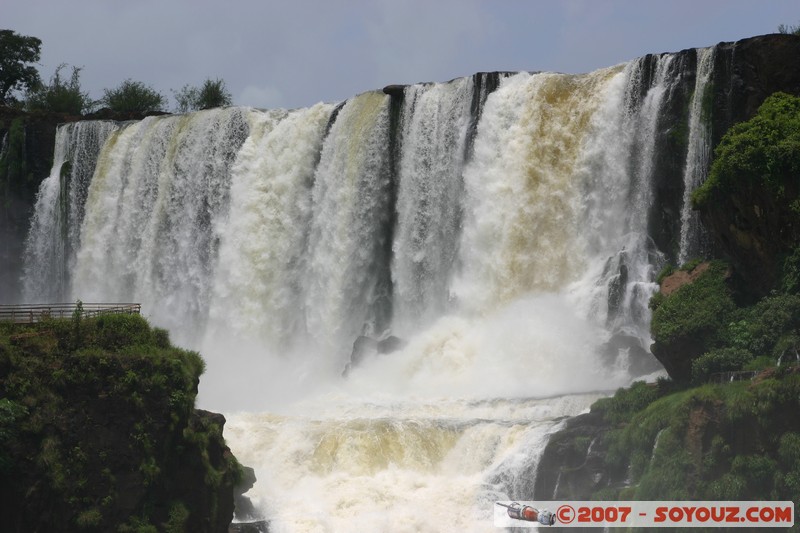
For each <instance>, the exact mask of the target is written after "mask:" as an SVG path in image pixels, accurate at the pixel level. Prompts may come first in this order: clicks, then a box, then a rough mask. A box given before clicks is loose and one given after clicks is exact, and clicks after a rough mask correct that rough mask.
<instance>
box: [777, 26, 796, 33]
mask: <svg viewBox="0 0 800 533" xmlns="http://www.w3.org/2000/svg"><path fill="white" fill-rule="evenodd" d="M778 33H786V34H788V35H800V24H798V25H797V26H791V25H789V26H787V25H786V24H779V25H778Z"/></svg>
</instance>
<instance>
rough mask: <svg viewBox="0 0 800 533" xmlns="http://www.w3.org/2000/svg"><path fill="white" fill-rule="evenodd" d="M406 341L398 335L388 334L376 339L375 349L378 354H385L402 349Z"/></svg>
mask: <svg viewBox="0 0 800 533" xmlns="http://www.w3.org/2000/svg"><path fill="white" fill-rule="evenodd" d="M406 344H407V343H406V341H404V340H403V339H401V338H400V337H395V336H394V335H389V336H388V337H386V338H385V339H383V340H381V341H378V345H377V349H378V353H379V354H387V353H392V352H396V351H397V350H402V349H403V348H405V346H406Z"/></svg>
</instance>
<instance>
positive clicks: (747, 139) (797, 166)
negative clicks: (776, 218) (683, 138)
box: [692, 93, 800, 216]
mask: <svg viewBox="0 0 800 533" xmlns="http://www.w3.org/2000/svg"><path fill="white" fill-rule="evenodd" d="M798 175H800V97H797V96H791V95H788V94H786V93H775V94H773V95H771V96H770V97H769V98H767V99H766V100H765V101H764V103H763V104H762V105H761V107H760V108H759V110H758V113H757V114H756V116H755V117H753V118H752V119H750V120H748V121H746V122H741V123H739V124H736V125H734V126H733V127H732V128H731V129H729V130H728V131H727V132H726V133H725V135H724V136H723V138H722V140H721V141H720V143H719V145H718V146H717V148H716V150H715V151H714V163H713V164H712V165H711V171H710V172H709V175H708V179H707V180H706V181H705V183H703V185H701V186H700V187H698V188H697V189H696V190H695V191H694V193H693V194H692V203H693V205H694V206H695V208H702V207H704V206H705V205H707V204H708V203H709V202H711V201H713V199H714V198H716V197H717V196H718V195H721V194H725V193H732V192H736V191H738V190H740V189H741V187H742V185H743V184H750V185H756V186H759V187H763V189H764V190H765V191H767V192H768V193H770V194H771V195H772V197H773V198H774V199H775V200H776V201H780V200H781V199H783V198H784V196H785V194H786V190H785V183H788V182H790V179H791V177H792V176H798ZM795 214H796V215H797V216H800V207H798V208H797V211H796V213H795Z"/></svg>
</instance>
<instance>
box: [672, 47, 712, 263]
mask: <svg viewBox="0 0 800 533" xmlns="http://www.w3.org/2000/svg"><path fill="white" fill-rule="evenodd" d="M713 65H714V49H713V48H701V49H699V50H698V51H697V77H696V81H695V85H694V93H693V95H692V103H691V111H690V115H689V149H688V151H687V153H686V170H685V171H684V173H683V183H684V186H683V187H684V188H683V208H682V209H681V247H680V253H679V254H678V264H679V265H682V264H683V263H685V262H686V261H688V260H689V259H691V258H692V257H693V256H696V255H698V254H701V253H703V252H704V251H705V250H704V244H705V243H704V242H703V234H702V227H701V226H700V217H699V216H698V215H697V213H695V212H694V211H692V201H691V199H692V191H694V190H695V189H696V188H697V187H698V186H699V185H701V184H702V183H703V181H705V178H706V174H707V173H708V165H709V157H710V152H711V132H710V128H709V120H708V119H709V117H708V116H707V115H708V113H709V112H710V111H709V109H707V107H708V106H709V105H710V102H711V95H710V93H708V91H709V90H710V85H709V80H710V79H711V73H712V67H713Z"/></svg>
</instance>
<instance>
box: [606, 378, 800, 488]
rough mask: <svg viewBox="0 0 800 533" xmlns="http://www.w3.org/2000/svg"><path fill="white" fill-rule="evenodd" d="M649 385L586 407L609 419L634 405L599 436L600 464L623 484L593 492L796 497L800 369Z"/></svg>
mask: <svg viewBox="0 0 800 533" xmlns="http://www.w3.org/2000/svg"><path fill="white" fill-rule="evenodd" d="M650 389H651V390H650V391H646V390H645V386H643V385H638V386H637V385H635V386H634V387H633V388H632V389H630V390H620V391H618V392H617V394H616V395H615V396H614V397H613V398H609V399H607V400H604V401H602V402H598V403H596V404H595V405H594V406H593V407H592V410H593V411H595V410H597V411H600V412H602V413H603V414H604V416H605V417H606V418H607V419H608V420H609V421H614V420H616V419H615V417H614V415H613V413H615V412H618V411H615V410H614V409H613V408H612V406H615V405H616V406H619V405H632V404H635V405H636V406H637V407H635V408H633V409H632V410H631V411H629V416H630V418H628V421H629V422H628V423H627V424H625V425H624V426H622V427H620V426H619V425H618V424H615V427H613V429H611V430H609V432H608V434H607V436H606V438H607V441H608V453H607V455H606V465H607V467H608V468H609V471H611V472H614V473H615V474H616V477H617V479H620V480H621V479H625V478H627V483H626V484H625V485H627V486H622V485H620V486H618V487H617V488H613V489H610V490H609V489H603V491H602V494H596V495H595V497H603V498H608V497H611V498H620V499H637V500H648V499H678V500H688V499H696V500H765V499H766V500H793V501H798V500H797V498H798V497H800V482H799V481H800V421H798V420H797V418H796V417H793V416H791V415H789V413H794V412H796V411H797V409H798V408H800V374H798V373H796V372H792V371H791V370H789V369H786V368H785V367H784V369H783V370H782V371H779V372H776V373H774V374H773V375H772V376H771V377H769V378H766V379H764V380H762V381H760V382H758V383H754V384H750V383H749V382H735V383H732V384H726V385H704V386H702V387H698V388H693V389H689V390H683V391H679V392H675V393H672V394H667V395H662V394H659V388H658V387H650ZM642 404H644V406H643V407H641V406H642Z"/></svg>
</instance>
